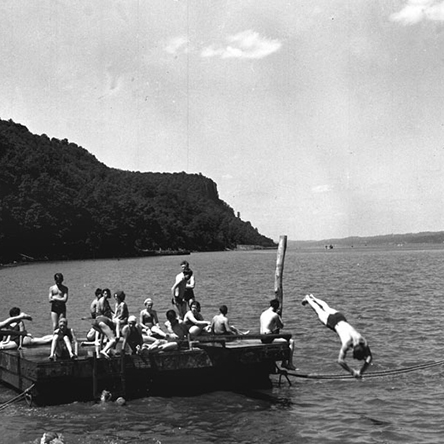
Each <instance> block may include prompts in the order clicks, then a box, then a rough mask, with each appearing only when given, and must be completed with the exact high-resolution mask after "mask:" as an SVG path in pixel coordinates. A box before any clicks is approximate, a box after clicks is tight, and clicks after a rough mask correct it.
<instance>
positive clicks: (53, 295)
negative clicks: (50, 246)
mask: <svg viewBox="0 0 444 444" xmlns="http://www.w3.org/2000/svg"><path fill="white" fill-rule="evenodd" d="M54 281H55V284H54V285H53V286H52V287H50V288H49V303H50V304H51V321H52V330H53V331H54V330H55V329H56V328H57V325H58V323H59V319H60V318H61V317H63V318H66V303H67V302H68V287H67V286H66V285H63V274H62V273H56V274H55V275H54Z"/></svg>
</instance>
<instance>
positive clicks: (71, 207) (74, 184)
mask: <svg viewBox="0 0 444 444" xmlns="http://www.w3.org/2000/svg"><path fill="white" fill-rule="evenodd" d="M237 244H255V245H261V246H265V247H267V246H273V244H274V243H273V241H272V240H271V239H269V238H267V237H265V236H262V235H261V234H259V233H258V231H257V230H256V229H255V228H254V227H252V225H251V224H250V223H249V222H244V221H242V220H241V219H239V218H237V217H236V216H235V214H234V211H233V209H232V208H230V207H229V206H228V205H227V204H226V203H225V202H223V201H222V200H220V199H219V196H218V191H217V186H216V184H215V183H214V182H213V181H212V180H211V179H208V178H206V177H204V176H202V175H200V174H186V173H174V174H169V173H139V172H129V171H121V170H117V169H113V168H109V167H107V166H106V165H104V164H103V163H101V162H99V161H98V160H97V159H96V158H95V157H94V156H93V155H92V154H90V153H89V152H88V151H87V150H85V149H84V148H81V147H79V146H77V145H76V144H74V143H70V142H68V140H66V139H64V140H58V139H54V138H52V139H50V138H48V137H47V136H46V135H41V136H38V135H34V134H31V133H30V132H29V131H28V129H27V128H26V127H24V126H23V125H19V124H16V123H14V122H12V121H4V120H0V262H3V263H4V262H10V261H12V260H20V258H23V257H26V256H29V257H32V258H35V259H42V258H47V259H72V258H93V257H125V256H134V255H138V254H141V252H143V251H147V250H159V249H164V250H165V249H173V250H177V249H187V250H191V251H210V250H224V249H228V248H235V247H236V245H237Z"/></svg>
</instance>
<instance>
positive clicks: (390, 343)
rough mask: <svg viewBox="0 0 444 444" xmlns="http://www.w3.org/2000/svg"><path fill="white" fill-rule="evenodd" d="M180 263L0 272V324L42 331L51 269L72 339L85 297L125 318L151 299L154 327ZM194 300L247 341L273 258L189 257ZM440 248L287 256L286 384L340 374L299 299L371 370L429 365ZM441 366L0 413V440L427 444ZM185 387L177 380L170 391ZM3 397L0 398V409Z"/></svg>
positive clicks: (324, 333)
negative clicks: (107, 297)
mask: <svg viewBox="0 0 444 444" xmlns="http://www.w3.org/2000/svg"><path fill="white" fill-rule="evenodd" d="M182 259H183V258H182V257H160V258H143V259H126V260H120V261H119V260H104V261H75V262H66V263H45V264H34V265H27V266H21V267H16V268H7V269H3V270H0V277H1V280H2V283H3V286H2V307H3V309H2V314H1V316H2V317H6V316H7V312H8V310H9V308H10V306H11V305H18V306H20V307H21V308H22V309H23V310H24V311H27V312H30V313H31V314H33V315H34V321H33V322H32V323H29V324H28V326H29V330H30V331H31V332H33V333H34V334H36V335H43V334H46V333H48V332H49V330H50V325H51V324H50V319H49V303H48V288H49V286H50V285H51V284H52V279H53V274H54V273H55V272H62V273H63V274H64V275H65V283H66V285H67V286H68V287H69V290H70V296H69V301H68V316H69V318H70V323H71V325H72V326H73V327H74V328H75V330H76V332H77V334H78V335H80V336H82V335H84V334H85V333H86V331H87V330H88V327H89V323H88V321H85V320H82V319H81V318H82V317H84V316H87V315H88V310H89V304H90V302H91V300H92V298H93V295H94V290H95V288H96V287H98V286H100V287H102V288H103V287H109V288H111V290H113V291H114V290H117V289H123V290H125V293H126V294H127V302H128V305H129V308H130V312H131V313H132V314H138V313H139V311H140V310H141V309H142V308H143V300H144V299H145V297H147V296H148V295H151V296H152V297H153V298H154V301H155V308H156V309H157V310H158V312H159V315H160V318H161V319H162V322H163V320H164V313H165V311H166V310H167V309H169V308H170V307H171V306H170V299H171V296H170V288H171V286H172V284H173V282H174V276H175V274H177V273H178V272H179V271H180V267H179V263H180V261H181V260H182ZM187 260H189V261H190V264H191V268H192V269H193V270H194V272H195V276H196V281H197V285H196V295H197V297H198V300H200V302H201V303H202V307H203V309H202V313H203V315H204V317H205V318H207V319H210V318H211V317H212V316H213V315H214V314H216V313H217V310H218V306H219V305H220V304H222V303H226V304H227V305H228V307H229V316H230V318H231V319H232V322H233V323H234V324H235V325H237V326H239V327H241V328H245V329H250V330H252V331H253V332H254V331H258V327H259V326H258V318H259V315H260V313H261V311H262V310H263V309H265V308H266V307H267V306H268V301H269V299H271V298H272V297H273V291H274V270H275V266H276V252H275V251H263V252H254V251H253V252H236V253H234V252H233V253H231V252H230V253H228V252H227V253H201V254H192V255H191V256H188V257H187ZM443 265H444V251H443V250H438V249H437V250H429V251H427V250H416V251H414V250H412V251H406V250H403V249H398V250H392V251H382V250H372V251H371V250H347V251H336V250H330V251H328V252H326V251H319V252H313V251H302V250H297V251H287V256H286V260H285V270H284V313H283V315H284V322H285V324H286V330H287V331H290V332H292V333H293V334H294V338H295V341H296V357H295V361H296V364H297V366H298V372H300V373H328V374H330V373H340V372H342V370H341V369H340V368H339V366H338V365H337V364H336V359H337V355H338V352H339V341H338V338H337V337H336V336H335V335H334V333H333V332H331V331H330V330H328V329H326V328H325V327H323V326H322V325H321V324H320V323H319V321H318V320H317V319H316V318H315V316H314V314H313V312H312V311H311V310H310V309H309V308H307V307H303V306H302V305H301V303H300V301H301V299H302V297H303V296H304V294H305V293H307V292H310V293H313V294H315V295H316V296H319V297H321V298H323V299H325V300H326V301H327V302H328V303H329V304H330V305H331V306H333V307H335V308H338V309H340V310H341V311H343V312H344V313H345V314H346V316H347V318H348V320H349V321H350V322H351V323H352V324H353V325H354V326H355V327H356V328H357V329H358V330H359V331H361V333H362V334H363V335H364V336H365V337H366V338H367V339H368V341H369V343H370V346H371V349H372V352H373V355H374V365H373V366H372V367H371V369H370V370H369V371H384V370H390V369H397V368H400V367H404V366H411V365H417V364H419V363H422V362H430V361H433V360H440V359H441V356H442V354H441V349H442V347H441V346H440V345H441V343H442V328H441V323H442V308H441V306H442V303H441V300H442V293H443V288H444V278H443V273H442V270H443V269H444V267H443ZM442 372H443V368H442V367H433V368H430V369H424V370H420V371H418V372H413V373H408V374H403V375H398V376H390V377H384V378H369V379H367V380H363V381H355V380H343V381H336V380H335V381H329V380H324V381H315V380H307V379H294V378H293V379H292V385H291V386H288V384H287V383H286V381H285V380H283V383H282V385H281V386H280V387H278V383H277V382H278V379H277V377H274V376H273V377H272V378H273V382H274V387H273V389H271V390H267V391H260V392H255V393H249V394H242V393H227V392H216V393H209V394H205V395H201V396H197V397H187V398H182V397H172V398H146V399H140V400H134V401H130V402H129V403H128V404H127V405H126V406H125V407H119V406H117V405H115V404H105V405H100V404H95V403H74V404H70V405H65V406H54V407H45V408H29V407H27V406H26V404H24V403H17V404H12V405H11V406H10V407H8V408H6V409H4V410H1V411H0V416H1V417H2V421H1V425H0V431H1V434H2V439H1V440H0V442H8V443H33V442H35V443H37V442H39V439H40V437H41V436H42V434H43V432H44V431H50V430H54V431H57V432H63V433H64V435H65V437H66V441H67V442H68V443H116V444H117V443H139V442H140V443H182V442H192V443H209V442H224V443H264V442H266V443H267V442H268V443H290V442H298V443H320V442H322V443H336V442H337V443H344V442H350V443H355V442H359V443H384V442H385V443H397V442H399V443H401V442H402V443H406V442H412V443H432V444H433V443H440V442H441V438H440V437H441V436H442V433H443V432H444V430H443V429H444V427H443V426H442V415H443V413H444V411H443V410H444V409H443V407H442V402H441V400H442V398H443V383H442ZM184 383H185V384H186V381H184ZM13 396H15V392H13V391H11V390H9V389H6V388H0V403H3V402H6V401H7V400H9V399H11V398H12V397H13Z"/></svg>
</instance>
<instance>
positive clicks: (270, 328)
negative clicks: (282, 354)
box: [260, 299, 296, 370]
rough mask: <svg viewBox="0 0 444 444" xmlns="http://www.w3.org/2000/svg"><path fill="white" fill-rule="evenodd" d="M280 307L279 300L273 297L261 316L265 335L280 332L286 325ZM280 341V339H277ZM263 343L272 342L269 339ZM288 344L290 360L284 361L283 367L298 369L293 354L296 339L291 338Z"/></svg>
mask: <svg viewBox="0 0 444 444" xmlns="http://www.w3.org/2000/svg"><path fill="white" fill-rule="evenodd" d="M278 309H279V301H278V300H277V299H272V300H271V301H270V307H268V308H267V309H266V310H265V311H263V312H262V314H261V317H260V332H261V334H263V335H269V334H279V332H280V330H281V328H283V327H284V323H283V322H282V318H281V317H280V316H279V313H278ZM275 340H276V341H279V340H280V339H279V338H278V339H275ZM262 342H263V343H265V344H266V343H271V342H273V339H271V341H268V340H267V339H263V340H262ZM288 345H289V348H290V356H289V358H288V361H282V364H281V367H283V368H286V369H288V370H296V367H295V366H294V364H293V355H294V340H293V339H290V340H289V341H288Z"/></svg>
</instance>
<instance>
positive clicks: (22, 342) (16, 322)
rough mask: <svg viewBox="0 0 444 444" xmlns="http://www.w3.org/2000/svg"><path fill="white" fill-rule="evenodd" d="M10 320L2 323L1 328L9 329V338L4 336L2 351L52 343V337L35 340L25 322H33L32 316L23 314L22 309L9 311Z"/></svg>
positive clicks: (0, 343) (13, 308) (1, 343)
mask: <svg viewBox="0 0 444 444" xmlns="http://www.w3.org/2000/svg"><path fill="white" fill-rule="evenodd" d="M9 316H10V317H9V318H8V319H6V321H3V322H1V323H0V328H4V327H5V326H7V327H8V330H9V331H5V333H8V336H6V335H5V336H4V337H3V339H2V341H1V342H0V350H14V349H19V350H20V349H21V348H22V346H29V345H44V344H49V343H50V342H51V341H52V335H46V336H43V337H41V338H34V337H33V336H32V335H30V334H29V333H28V332H27V330H26V327H25V324H24V322H23V321H24V320H28V321H32V318H31V316H29V315H27V314H26V313H22V312H21V310H20V308H18V307H12V308H11V310H9Z"/></svg>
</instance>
